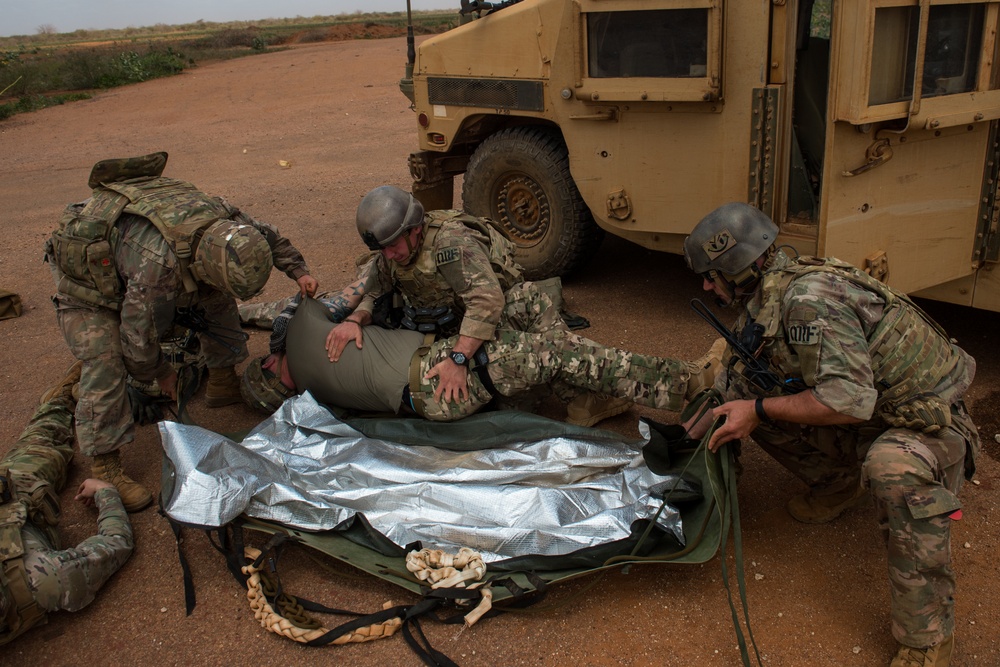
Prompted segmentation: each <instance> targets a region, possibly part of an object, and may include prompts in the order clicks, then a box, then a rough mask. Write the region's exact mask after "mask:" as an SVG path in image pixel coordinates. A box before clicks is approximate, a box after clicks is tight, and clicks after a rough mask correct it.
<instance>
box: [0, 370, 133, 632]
mask: <svg viewBox="0 0 1000 667" xmlns="http://www.w3.org/2000/svg"><path fill="white" fill-rule="evenodd" d="M80 366H81V364H80V363H79V362H77V363H76V364H75V365H74V366H73V368H72V369H71V371H70V374H69V375H68V376H67V377H66V378H65V379H64V380H63V381H62V382H61V383H60V384H59V385H58V386H56V387H55V388H53V389H51V390H50V391H49V392H47V394H46V397H45V398H44V399H43V403H42V405H41V407H40V408H39V409H38V411H37V412H36V413H35V415H34V417H32V419H31V422H30V423H29V424H28V427H27V428H26V429H25V431H24V433H23V434H22V435H21V438H20V439H19V440H18V441H17V443H16V444H15V445H14V447H13V448H12V449H11V450H10V451H9V452H7V454H6V455H5V456H4V457H3V459H2V460H0V485H2V486H4V487H5V488H4V489H3V491H4V492H3V493H2V497H3V499H0V564H2V570H0V645H3V644H6V643H7V642H9V641H11V640H13V639H14V638H15V637H17V636H19V635H20V634H22V633H24V632H25V631H27V630H28V629H30V628H31V627H33V626H35V625H38V624H40V623H44V622H45V620H46V614H47V613H48V612H52V611H57V610H59V609H63V610H66V611H77V610H79V609H82V608H83V607H86V606H87V605H88V604H90V603H91V602H92V601H93V599H94V596H95V595H96V594H97V591H98V589H100V588H101V586H103V585H104V582H106V581H107V580H108V579H109V578H110V577H111V575H113V574H114V573H115V572H116V571H118V569H119V568H120V567H121V566H122V564H124V563H125V561H126V560H128V558H129V556H130V555H131V554H132V545H133V542H132V528H131V526H130V525H129V520H128V514H126V512H125V508H124V507H123V506H122V501H121V498H120V496H119V495H118V491H117V490H116V489H115V487H114V485H112V484H110V483H109V482H105V481H103V480H97V479H88V480H86V481H85V482H84V483H83V484H82V485H81V486H80V489H79V491H78V493H77V496H76V498H77V500H80V501H82V502H85V503H87V504H95V505H96V506H97V511H98V516H97V535H95V536H93V537H90V538H88V539H86V540H84V541H83V542H81V543H80V544H79V545H77V546H76V547H75V548H72V549H62V550H60V548H59V534H58V532H57V531H56V524H57V522H58V519H59V495H58V494H59V492H60V491H61V490H62V487H63V486H64V485H65V483H66V467H67V464H68V463H69V461H70V459H72V458H73V409H74V399H73V392H72V387H73V385H74V384H75V383H76V382H77V381H78V380H79V378H80ZM7 483H10V486H9V487H7V486H6V485H7Z"/></svg>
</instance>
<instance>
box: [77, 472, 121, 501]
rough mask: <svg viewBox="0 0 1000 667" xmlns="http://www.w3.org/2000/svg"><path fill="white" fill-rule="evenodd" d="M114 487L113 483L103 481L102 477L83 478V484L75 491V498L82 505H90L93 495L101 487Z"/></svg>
mask: <svg viewBox="0 0 1000 667" xmlns="http://www.w3.org/2000/svg"><path fill="white" fill-rule="evenodd" d="M111 488H114V484H112V483H110V482H105V481H104V480H103V479H94V478H93V477H91V478H89V479H85V480H83V484H81V485H80V488H79V489H78V490H77V492H76V498H75V499H76V500H78V501H80V502H81V503H83V504H84V505H87V506H90V505H93V504H94V496H95V495H96V494H97V492H98V491H100V490H101V489H111Z"/></svg>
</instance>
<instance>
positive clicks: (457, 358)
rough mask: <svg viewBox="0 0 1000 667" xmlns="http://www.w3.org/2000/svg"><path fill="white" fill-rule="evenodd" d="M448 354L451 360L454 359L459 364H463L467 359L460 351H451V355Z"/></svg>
mask: <svg viewBox="0 0 1000 667" xmlns="http://www.w3.org/2000/svg"><path fill="white" fill-rule="evenodd" d="M449 356H450V357H451V360H452V361H454V362H455V363H456V364H458V365H459V366H464V365H465V364H467V363H468V361H469V359H468V357H466V356H465V355H464V354H462V353H461V352H452V353H451V355H449Z"/></svg>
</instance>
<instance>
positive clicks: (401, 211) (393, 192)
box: [357, 185, 424, 250]
mask: <svg viewBox="0 0 1000 667" xmlns="http://www.w3.org/2000/svg"><path fill="white" fill-rule="evenodd" d="M423 221H424V206H423V204H421V203H420V202H419V201H417V199H416V198H415V197H414V196H413V195H411V194H410V193H408V192H404V191H403V190H400V189H399V188H396V187H393V186H391V185H381V186H379V187H377V188H375V189H374V190H372V191H371V192H369V193H368V194H366V195H365V196H364V198H363V199H362V200H361V203H360V204H358V213H357V224H358V234H361V240H363V241H364V242H365V245H366V246H368V248H369V249H371V250H381V249H382V248H385V247H386V246H388V245H390V244H391V243H392V242H393V241H395V240H396V239H398V238H399V237H400V235H401V234H402V233H403V232H405V231H406V230H408V229H412V228H414V227H419V226H420V225H421V224H423Z"/></svg>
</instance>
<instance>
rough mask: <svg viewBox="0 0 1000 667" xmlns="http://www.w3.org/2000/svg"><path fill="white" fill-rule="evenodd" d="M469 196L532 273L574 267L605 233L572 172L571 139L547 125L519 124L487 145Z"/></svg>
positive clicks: (474, 210)
mask: <svg viewBox="0 0 1000 667" xmlns="http://www.w3.org/2000/svg"><path fill="white" fill-rule="evenodd" d="M462 201H463V203H464V206H465V210H466V211H467V212H469V213H471V214H472V215H476V216H480V217H486V218H490V219H492V220H493V221H495V222H496V223H497V225H499V227H500V229H501V231H503V233H504V234H506V235H507V237H508V238H510V239H511V240H512V241H513V242H514V244H515V245H516V246H517V253H516V257H517V261H518V262H519V263H520V264H521V266H522V267H524V271H525V277H526V278H528V279H531V280H541V279H543V278H552V277H555V276H567V275H569V274H571V273H573V271H575V270H577V269H579V268H580V267H581V266H582V265H583V264H585V263H586V262H587V260H589V259H590V258H591V257H592V256H593V254H594V252H595V251H596V250H597V247H598V246H599V245H600V244H601V240H602V239H603V238H604V230H602V229H601V228H600V227H598V226H597V224H596V223H595V222H594V216H593V215H591V213H590V209H589V208H587V205H586V204H585V203H584V201H583V198H582V197H581V196H580V191H579V190H578V189H577V187H576V184H575V183H574V182H573V178H572V176H570V173H569V152H568V151H567V149H566V144H565V143H564V142H563V140H562V137H560V136H559V135H558V133H556V132H553V131H551V130H547V129H544V128H539V127H512V128H508V129H506V130H502V131H500V132H497V133H496V134H494V135H492V136H491V137H489V138H488V139H486V141H484V142H483V143H482V144H480V145H479V147H478V148H477V149H476V151H475V153H473V154H472V158H471V159H470V160H469V166H468V169H467V170H466V172H465V181H464V184H463V186H462Z"/></svg>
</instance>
